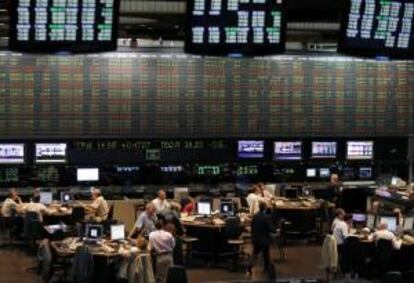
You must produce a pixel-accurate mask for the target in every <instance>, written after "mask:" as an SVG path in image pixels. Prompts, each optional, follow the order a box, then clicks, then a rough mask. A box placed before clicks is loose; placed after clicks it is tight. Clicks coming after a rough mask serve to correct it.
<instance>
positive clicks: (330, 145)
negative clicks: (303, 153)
mask: <svg viewBox="0 0 414 283" xmlns="http://www.w3.org/2000/svg"><path fill="white" fill-rule="evenodd" d="M335 157H336V142H312V158H335Z"/></svg>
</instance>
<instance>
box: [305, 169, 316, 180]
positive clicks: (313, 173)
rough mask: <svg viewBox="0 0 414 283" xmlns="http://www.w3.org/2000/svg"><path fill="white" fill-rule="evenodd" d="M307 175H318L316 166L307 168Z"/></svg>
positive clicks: (313, 176) (309, 176) (310, 176)
mask: <svg viewBox="0 0 414 283" xmlns="http://www.w3.org/2000/svg"><path fill="white" fill-rule="evenodd" d="M306 177H307V178H315V177H316V168H308V169H306Z"/></svg>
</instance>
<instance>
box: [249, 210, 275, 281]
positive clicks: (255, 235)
mask: <svg viewBox="0 0 414 283" xmlns="http://www.w3.org/2000/svg"><path fill="white" fill-rule="evenodd" d="M259 209H260V210H259V212H257V213H256V214H255V215H254V216H253V219H252V224H251V228H252V242H253V262H254V261H255V259H256V258H257V257H258V255H259V254H260V253H263V260H264V271H265V272H269V271H270V270H269V268H270V256H269V249H270V243H271V236H270V234H271V233H275V232H276V231H275V227H274V226H273V225H272V222H271V218H270V216H269V215H267V214H266V210H267V205H266V203H264V202H261V203H260V204H259ZM253 262H252V264H251V266H250V268H249V271H250V273H251V268H252V267H253Z"/></svg>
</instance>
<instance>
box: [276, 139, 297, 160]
mask: <svg viewBox="0 0 414 283" xmlns="http://www.w3.org/2000/svg"><path fill="white" fill-rule="evenodd" d="M301 159H302V142H301V141H277V142H274V147H273V160H301Z"/></svg>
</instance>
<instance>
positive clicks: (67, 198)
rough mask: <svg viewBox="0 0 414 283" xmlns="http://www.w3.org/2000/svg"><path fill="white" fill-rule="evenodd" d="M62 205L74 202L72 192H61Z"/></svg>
mask: <svg viewBox="0 0 414 283" xmlns="http://www.w3.org/2000/svg"><path fill="white" fill-rule="evenodd" d="M60 202H61V204H68V203H71V202H72V194H71V193H70V192H60Z"/></svg>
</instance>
